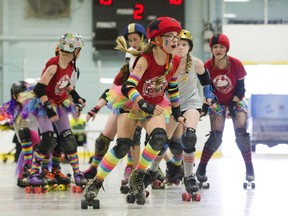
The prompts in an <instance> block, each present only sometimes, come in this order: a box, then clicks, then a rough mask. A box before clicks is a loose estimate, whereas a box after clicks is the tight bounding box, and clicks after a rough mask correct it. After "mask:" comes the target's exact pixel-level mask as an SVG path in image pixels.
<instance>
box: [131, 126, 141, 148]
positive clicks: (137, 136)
mask: <svg viewBox="0 0 288 216" xmlns="http://www.w3.org/2000/svg"><path fill="white" fill-rule="evenodd" d="M141 131H142V128H141V127H138V126H137V127H136V129H135V132H134V136H133V143H134V145H140V144H141V142H140V140H141Z"/></svg>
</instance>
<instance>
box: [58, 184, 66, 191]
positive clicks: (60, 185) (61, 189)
mask: <svg viewBox="0 0 288 216" xmlns="http://www.w3.org/2000/svg"><path fill="white" fill-rule="evenodd" d="M65 188H66V187H65V185H64V184H59V185H58V190H59V191H64V190H65Z"/></svg>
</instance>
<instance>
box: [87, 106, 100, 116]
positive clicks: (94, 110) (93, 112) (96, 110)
mask: <svg viewBox="0 0 288 216" xmlns="http://www.w3.org/2000/svg"><path fill="white" fill-rule="evenodd" d="M100 109H101V108H100V106H95V107H93V109H91V110H90V111H89V112H88V115H90V116H94V115H95V114H96V113H98V112H99V110H100Z"/></svg>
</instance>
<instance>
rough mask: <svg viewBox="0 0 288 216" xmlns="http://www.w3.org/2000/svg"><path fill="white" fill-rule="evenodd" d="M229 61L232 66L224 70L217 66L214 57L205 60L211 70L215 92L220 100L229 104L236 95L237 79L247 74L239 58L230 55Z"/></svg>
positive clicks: (206, 65)
mask: <svg viewBox="0 0 288 216" xmlns="http://www.w3.org/2000/svg"><path fill="white" fill-rule="evenodd" d="M228 61H229V64H230V67H229V68H228V69H223V70H221V69H218V68H215V67H214V66H213V61H212V59H209V60H207V61H206V62H205V67H206V68H207V69H208V70H209V72H210V77H211V83H212V85H213V87H214V90H215V91H214V94H215V95H216V96H217V98H218V102H219V103H220V104H225V105H229V104H230V102H231V101H232V99H233V97H234V94H235V90H236V85H237V80H239V79H242V78H243V77H245V76H246V71H245V69H244V66H243V64H242V63H241V62H240V61H239V60H238V59H236V58H234V57H231V56H228Z"/></svg>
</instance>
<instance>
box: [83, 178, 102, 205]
mask: <svg viewBox="0 0 288 216" xmlns="http://www.w3.org/2000/svg"><path fill="white" fill-rule="evenodd" d="M102 184H103V182H101V181H99V180H97V179H96V180H94V179H90V180H89V182H88V183H87V185H86V187H85V190H84V191H83V196H84V198H85V199H84V200H81V208H82V209H88V206H92V207H93V209H99V208H100V201H99V200H98V199H95V198H96V197H97V195H98V193H99V190H100V188H101V187H102Z"/></svg>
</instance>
